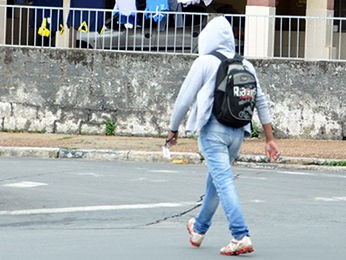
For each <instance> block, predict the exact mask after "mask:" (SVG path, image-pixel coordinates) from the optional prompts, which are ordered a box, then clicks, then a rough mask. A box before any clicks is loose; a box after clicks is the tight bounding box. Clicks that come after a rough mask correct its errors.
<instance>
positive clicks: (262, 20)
mask: <svg viewBox="0 0 346 260" xmlns="http://www.w3.org/2000/svg"><path fill="white" fill-rule="evenodd" d="M245 13H246V17H245V19H246V20H245V45H244V55H245V56H248V57H258V58H268V57H273V56H274V38H275V18H274V16H275V13H276V8H275V0H248V1H247V6H246V10H245Z"/></svg>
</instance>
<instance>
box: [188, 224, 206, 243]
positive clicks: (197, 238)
mask: <svg viewBox="0 0 346 260" xmlns="http://www.w3.org/2000/svg"><path fill="white" fill-rule="evenodd" d="M195 221H196V219H195V218H191V219H190V220H189V221H188V222H187V225H186V228H187V231H188V232H189V234H190V243H191V245H193V246H195V247H200V245H201V244H202V241H203V239H204V235H201V234H198V233H197V232H195V230H194V228H193V225H194V224H195Z"/></svg>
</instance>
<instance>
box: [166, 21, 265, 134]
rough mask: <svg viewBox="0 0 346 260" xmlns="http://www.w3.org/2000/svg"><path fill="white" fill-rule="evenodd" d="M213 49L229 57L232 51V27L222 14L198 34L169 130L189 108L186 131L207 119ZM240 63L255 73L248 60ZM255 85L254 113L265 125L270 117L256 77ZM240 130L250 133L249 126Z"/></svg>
mask: <svg viewBox="0 0 346 260" xmlns="http://www.w3.org/2000/svg"><path fill="white" fill-rule="evenodd" d="M213 51H218V52H221V53H222V54H223V55H225V56H226V57H228V58H233V57H234V54H235V41H234V35H233V31H232V27H231V25H230V24H229V22H228V21H227V20H226V18H224V17H223V16H219V17H216V18H213V19H212V20H211V21H210V22H209V23H208V24H207V25H206V27H205V28H204V29H203V30H202V31H201V33H200V35H199V38H198V54H199V57H198V58H197V59H196V60H195V61H194V62H193V64H192V66H191V68H190V71H189V72H188V74H187V76H186V78H185V80H184V82H183V84H182V86H181V88H180V91H179V94H178V97H177V99H176V102H175V106H174V110H173V113H172V117H171V124H170V130H173V131H177V130H178V129H179V125H180V123H181V122H182V120H183V119H184V117H185V115H186V113H187V112H188V111H189V110H190V114H189V118H188V121H187V124H186V130H187V131H192V132H196V131H198V130H200V129H201V128H202V127H203V126H204V125H205V124H206V123H207V122H208V120H209V118H210V116H211V114H212V108H213V102H214V90H215V80H216V73H217V69H218V67H219V65H220V63H221V61H220V60H219V59H218V58H217V57H215V56H214V55H210V53H211V52H213ZM243 64H244V65H245V66H246V67H247V68H248V70H249V71H251V72H252V73H254V74H255V75H256V72H255V68H254V67H253V65H252V64H251V63H250V62H249V61H247V60H245V59H244V60H243ZM256 79H257V76H256ZM257 86H258V89H257V97H256V109H257V112H258V116H259V119H260V121H261V123H262V124H268V123H271V117H270V114H269V110H268V106H267V103H266V100H265V96H264V94H263V92H262V89H261V87H260V84H259V82H258V79H257ZM190 108H191V109H190ZM244 130H245V132H247V133H250V125H247V126H245V127H244Z"/></svg>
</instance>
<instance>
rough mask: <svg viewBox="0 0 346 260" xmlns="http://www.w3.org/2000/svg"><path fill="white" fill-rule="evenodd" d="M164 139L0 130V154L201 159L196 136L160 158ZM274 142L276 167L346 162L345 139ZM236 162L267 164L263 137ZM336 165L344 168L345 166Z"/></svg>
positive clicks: (250, 144)
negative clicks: (278, 149) (276, 158)
mask: <svg viewBox="0 0 346 260" xmlns="http://www.w3.org/2000/svg"><path fill="white" fill-rule="evenodd" d="M164 141H165V139H164V138H154V137H125V136H104V135H97V136H96V135H95V136H93V135H68V134H38V133H35V134H33V133H6V132H1V133H0V156H13V157H15V156H22V157H23V156H24V157H25V156H27V157H40V158H79V159H103V160H106V159H108V160H144V161H155V162H159V161H171V162H172V163H202V162H203V158H202V156H201V154H200V153H199V152H198V144H197V140H196V139H194V138H180V139H179V143H178V145H176V146H174V147H171V148H170V150H171V154H172V158H171V160H167V159H165V158H163V155H162V146H163V144H164ZM277 143H278V145H279V147H280V150H281V152H282V156H281V159H280V161H279V162H278V163H277V164H275V165H276V166H278V165H288V164H289V165H320V166H323V165H329V166H330V165H331V164H336V163H340V162H346V141H341V140H340V141H337V140H292V139H280V140H277ZM237 163H238V164H241V163H243V164H244V163H246V164H248V163H266V158H265V156H264V140H261V139H247V140H246V141H245V142H244V144H243V146H242V149H241V155H240V157H239V159H238V160H237ZM267 165H270V164H267ZM337 168H341V169H342V170H345V171H346V167H337Z"/></svg>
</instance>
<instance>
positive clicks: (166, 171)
mask: <svg viewBox="0 0 346 260" xmlns="http://www.w3.org/2000/svg"><path fill="white" fill-rule="evenodd" d="M149 172H157V173H179V171H172V170H151V171H149Z"/></svg>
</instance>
